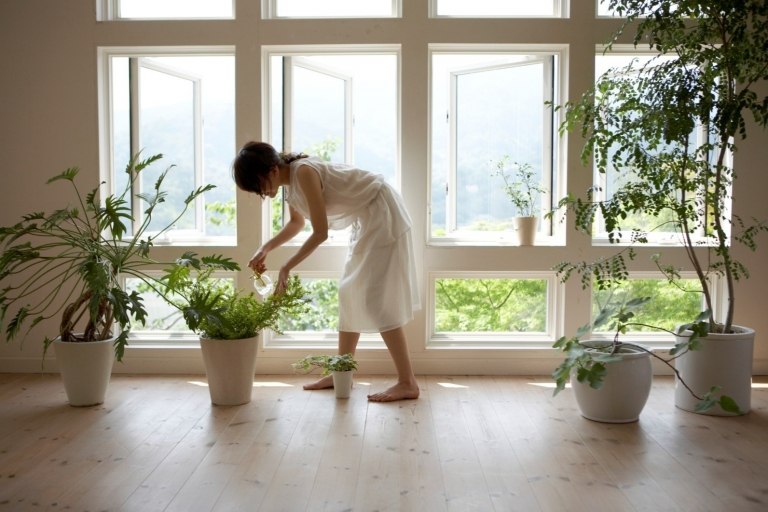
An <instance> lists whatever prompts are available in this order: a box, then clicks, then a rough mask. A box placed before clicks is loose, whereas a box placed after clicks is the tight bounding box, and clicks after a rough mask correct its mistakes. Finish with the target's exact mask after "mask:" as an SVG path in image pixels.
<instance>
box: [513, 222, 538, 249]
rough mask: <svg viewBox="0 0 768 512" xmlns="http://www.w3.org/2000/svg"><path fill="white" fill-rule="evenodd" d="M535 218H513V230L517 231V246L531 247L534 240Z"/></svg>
mask: <svg viewBox="0 0 768 512" xmlns="http://www.w3.org/2000/svg"><path fill="white" fill-rule="evenodd" d="M538 220H539V219H538V218H536V217H515V219H514V221H515V230H516V231H517V240H518V243H519V245H521V246H528V245H533V243H534V241H535V240H536V225H537V222H538Z"/></svg>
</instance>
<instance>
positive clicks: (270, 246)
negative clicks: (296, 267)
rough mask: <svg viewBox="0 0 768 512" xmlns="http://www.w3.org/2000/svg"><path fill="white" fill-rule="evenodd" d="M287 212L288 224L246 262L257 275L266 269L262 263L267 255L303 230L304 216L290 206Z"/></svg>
mask: <svg viewBox="0 0 768 512" xmlns="http://www.w3.org/2000/svg"><path fill="white" fill-rule="evenodd" d="M289 212H290V218H289V219H288V222H286V223H285V225H284V226H283V228H282V229H281V230H280V231H278V232H277V234H276V235H275V236H274V237H272V238H271V239H270V240H269V241H268V242H266V243H265V244H264V245H262V246H261V247H259V250H258V251H256V253H254V255H253V256H252V257H251V260H250V261H249V262H248V266H249V267H251V268H252V269H253V270H254V271H256V272H258V273H262V272H264V271H265V270H266V269H267V266H266V265H265V263H264V261H265V260H266V259H267V254H269V253H270V252H271V251H272V250H274V249H277V248H278V247H280V246H281V245H283V244H284V243H286V242H287V241H289V240H291V239H292V238H293V237H295V236H296V235H298V234H299V233H300V232H301V230H302V229H304V216H303V215H301V214H300V213H299V212H298V211H296V210H295V209H294V208H293V207H290V206H289Z"/></svg>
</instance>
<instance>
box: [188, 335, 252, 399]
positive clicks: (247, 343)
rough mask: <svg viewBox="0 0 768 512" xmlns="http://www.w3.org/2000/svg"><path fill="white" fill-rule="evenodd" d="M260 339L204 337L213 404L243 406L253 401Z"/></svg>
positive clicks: (202, 345)
mask: <svg viewBox="0 0 768 512" xmlns="http://www.w3.org/2000/svg"><path fill="white" fill-rule="evenodd" d="M258 339H259V338H258V336H255V337H253V338H245V339H240V340H216V339H208V338H200V348H201V350H202V353H203V362H204V363H205V373H206V375H207V376H208V392H209V393H210V394H211V402H212V403H213V404H215V405H241V404H246V403H248V402H250V401H251V393H252V391H253V376H254V373H255V372H256V348H257V345H258Z"/></svg>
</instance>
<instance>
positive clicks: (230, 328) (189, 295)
mask: <svg viewBox="0 0 768 512" xmlns="http://www.w3.org/2000/svg"><path fill="white" fill-rule="evenodd" d="M237 270H240V266H239V265H238V264H237V263H235V262H234V261H232V260H231V259H230V258H225V257H222V256H217V255H213V256H202V257H198V256H197V255H196V254H195V253H192V252H187V253H185V254H184V255H183V256H182V257H181V258H179V259H177V260H176V263H175V264H174V265H173V266H172V267H171V268H169V269H167V270H166V274H165V276H163V282H164V284H165V290H164V296H165V297H166V300H168V301H169V302H170V303H171V304H172V305H173V306H174V307H176V308H177V309H178V310H179V311H180V312H181V314H182V316H183V318H184V321H185V323H186V325H187V327H189V329H190V330H192V331H194V332H195V333H197V334H198V335H199V336H200V348H201V351H202V355H203V363H204V365H205V373H206V375H207V377H208V391H209V393H210V395H211V402H212V403H213V404H216V405H240V404H245V403H248V402H250V401H251V392H252V390H253V376H254V373H255V370H256V349H257V347H258V335H259V333H260V332H261V331H263V330H264V329H272V330H273V331H276V332H280V330H279V328H278V321H279V319H280V315H281V314H292V315H298V314H301V313H302V312H304V310H305V308H306V300H305V298H304V295H305V292H304V289H303V287H302V285H301V280H300V279H299V276H295V275H294V276H293V277H291V279H290V280H289V282H288V287H287V289H286V290H285V291H284V292H283V293H280V294H277V295H275V294H273V295H269V296H268V297H266V298H263V299H262V300H259V299H258V298H257V297H256V296H255V295H254V294H253V293H252V292H251V293H244V292H241V291H239V290H236V289H235V288H234V286H232V285H231V283H228V282H227V281H225V280H223V279H219V278H217V277H216V275H215V274H216V272H222V271H237ZM256 277H258V276H256ZM259 282H261V283H264V282H266V279H260V280H259ZM262 291H263V292H264V293H265V294H267V293H269V290H266V289H264V288H262Z"/></svg>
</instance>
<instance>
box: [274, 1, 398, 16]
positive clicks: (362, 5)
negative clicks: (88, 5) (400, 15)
mask: <svg viewBox="0 0 768 512" xmlns="http://www.w3.org/2000/svg"><path fill="white" fill-rule="evenodd" d="M264 1H267V0H264ZM272 1H273V2H274V3H275V7H276V15H277V17H280V18H291V17H295V18H303V17H305V18H353V17H355V18H357V17H359V18H371V17H377V18H388V17H393V16H395V12H396V11H395V9H394V6H395V2H393V1H392V0H365V1H361V0H323V1H322V2H320V1H318V0H272Z"/></svg>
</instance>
